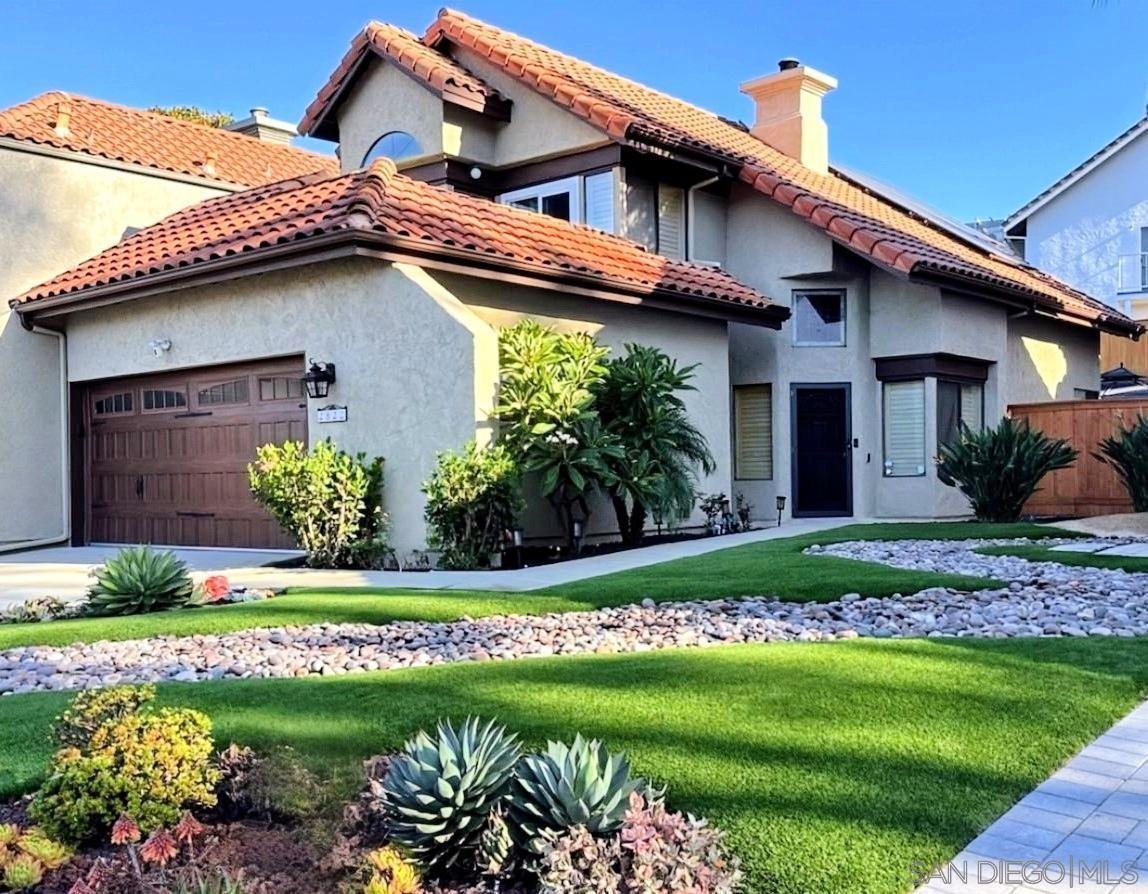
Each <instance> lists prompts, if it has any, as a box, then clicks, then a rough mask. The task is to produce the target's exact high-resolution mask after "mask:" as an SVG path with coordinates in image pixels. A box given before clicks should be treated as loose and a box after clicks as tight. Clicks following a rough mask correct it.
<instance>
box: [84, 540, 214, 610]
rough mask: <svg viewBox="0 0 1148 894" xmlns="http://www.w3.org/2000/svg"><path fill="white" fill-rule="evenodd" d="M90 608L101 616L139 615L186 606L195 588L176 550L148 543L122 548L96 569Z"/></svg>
mask: <svg viewBox="0 0 1148 894" xmlns="http://www.w3.org/2000/svg"><path fill="white" fill-rule="evenodd" d="M93 575H94V577H95V579H96V580H95V583H93V584H92V585H91V586H90V587H89V588H88V603H87V604H88V610H89V611H90V612H91V613H92V614H97V615H138V614H142V613H144V612H160V611H167V610H168V609H173V608H182V607H183V606H185V605H187V603H188V601H189V600H190V599H191V594H192V591H193V589H194V587H193V586H192V583H191V575H190V574H188V573H187V566H186V565H184V564H183V562H181V561H180V560H179V559H178V558H176V555H175V553H172V552H158V553H157V552H154V551H152V549H151V548H150V547H147V546H135V547H127V548H125V549H121V550H120V551H119V552H118V553H116V554H115V555H114V556H112V558H110V559H108V561H107V562H105V563H104V565H103V566H102V567H100V568H97V569H96V570H95V572H93Z"/></svg>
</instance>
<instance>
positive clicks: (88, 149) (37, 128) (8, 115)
mask: <svg viewBox="0 0 1148 894" xmlns="http://www.w3.org/2000/svg"><path fill="white" fill-rule="evenodd" d="M64 104H67V105H68V109H67V112H68V119H69V121H68V123H67V125H66V126H65V127H63V128H57V121H58V115H59V112H60V106H61V105H64ZM108 116H111V118H112V120H110V121H109V120H107V118H108ZM0 137H7V138H10V139H14V140H18V141H21V142H29V143H34V144H38V145H44V146H50V147H52V148H55V149H61V150H65V151H71V152H77V153H80V154H86V155H92V156H96V157H100V158H106V159H109V160H113V161H121V162H125V163H128V164H134V165H140V166H142V167H147V168H151V169H155V170H164V171H168V172H171V173H178V174H184V175H187V176H191V177H195V178H196V179H199V180H204V181H207V182H211V183H230V184H232V185H235V186H242V187H250V186H258V185H261V184H262V183H264V182H268V181H267V179H266V178H268V177H273V178H275V179H282V178H284V177H287V176H290V175H294V174H296V173H302V172H304V171H309V170H315V171H321V170H328V171H330V170H335V169H337V165H338V162H337V161H336V160H335V159H334V158H333V157H331V156H326V155H321V154H319V153H317V152H312V151H310V150H307V149H300V148H297V147H295V146H290V145H281V144H276V143H268V142H264V141H261V140H259V139H256V138H255V137H252V136H248V135H247V134H242V133H238V132H237V131H230V130H226V129H224V128H219V127H210V126H208V125H205V124H199V123H197V122H194V121H186V120H184V119H181V118H173V117H172V116H170V115H163V114H161V113H159V112H151V111H148V110H146V109H138V108H133V107H131V106H126V105H123V104H121V103H116V102H109V101H107V100H102V99H95V98H92V97H88V96H83V95H80V94H76V93H69V92H65V91H62V90H49V91H47V92H45V93H41V94H39V95H37V96H34V97H32V98H31V99H28V100H25V101H24V102H21V103H17V104H15V105H13V106H9V107H8V108H5V109H0ZM209 163H211V165H210V166H209ZM212 168H215V169H214V170H213V169H212ZM277 175H278V176H277Z"/></svg>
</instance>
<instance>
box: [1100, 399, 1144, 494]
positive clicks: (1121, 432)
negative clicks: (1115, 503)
mask: <svg viewBox="0 0 1148 894" xmlns="http://www.w3.org/2000/svg"><path fill="white" fill-rule="evenodd" d="M1093 456H1095V457H1096V458H1097V459H1098V460H1100V461H1101V462H1102V463H1105V464H1106V465H1109V466H1112V468H1113V469H1115V470H1116V474H1117V476H1119V478H1120V482H1121V483H1122V484H1123V485H1124V489H1125V490H1126V491H1128V496H1129V498H1130V499H1131V500H1132V508H1133V509H1134V510H1135V511H1136V512H1148V417H1145V416H1138V417H1137V418H1136V422H1134V423H1133V424H1132V426H1131V427H1129V428H1125V427H1124V425H1123V423H1121V424H1120V427H1119V428H1118V429H1117V432H1116V434H1115V435H1114V436H1112V437H1108V438H1105V439H1104V440H1103V441H1101V442H1100V452H1099V453H1094V454H1093Z"/></svg>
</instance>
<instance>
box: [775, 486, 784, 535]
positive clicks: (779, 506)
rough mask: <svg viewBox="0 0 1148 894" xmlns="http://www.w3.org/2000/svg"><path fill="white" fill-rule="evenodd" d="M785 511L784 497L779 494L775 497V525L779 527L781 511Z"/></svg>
mask: <svg viewBox="0 0 1148 894" xmlns="http://www.w3.org/2000/svg"><path fill="white" fill-rule="evenodd" d="M784 511H785V497H783V496H781V495H780V494H779V495H778V497H777V526H778V527H779V528H780V527H781V513H783V512H784Z"/></svg>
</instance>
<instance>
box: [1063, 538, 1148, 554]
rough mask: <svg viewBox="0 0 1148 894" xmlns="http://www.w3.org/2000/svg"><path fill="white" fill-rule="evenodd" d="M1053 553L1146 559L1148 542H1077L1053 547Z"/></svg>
mask: <svg viewBox="0 0 1148 894" xmlns="http://www.w3.org/2000/svg"><path fill="white" fill-rule="evenodd" d="M1052 549H1053V550H1054V551H1055V552H1062V553H1089V554H1091V555H1095V556H1135V557H1136V558H1140V559H1148V540H1137V541H1133V542H1131V543H1117V544H1115V545H1113V543H1112V541H1111V540H1078V541H1074V542H1073V543H1065V544H1062V545H1061V546H1054V547H1052Z"/></svg>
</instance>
